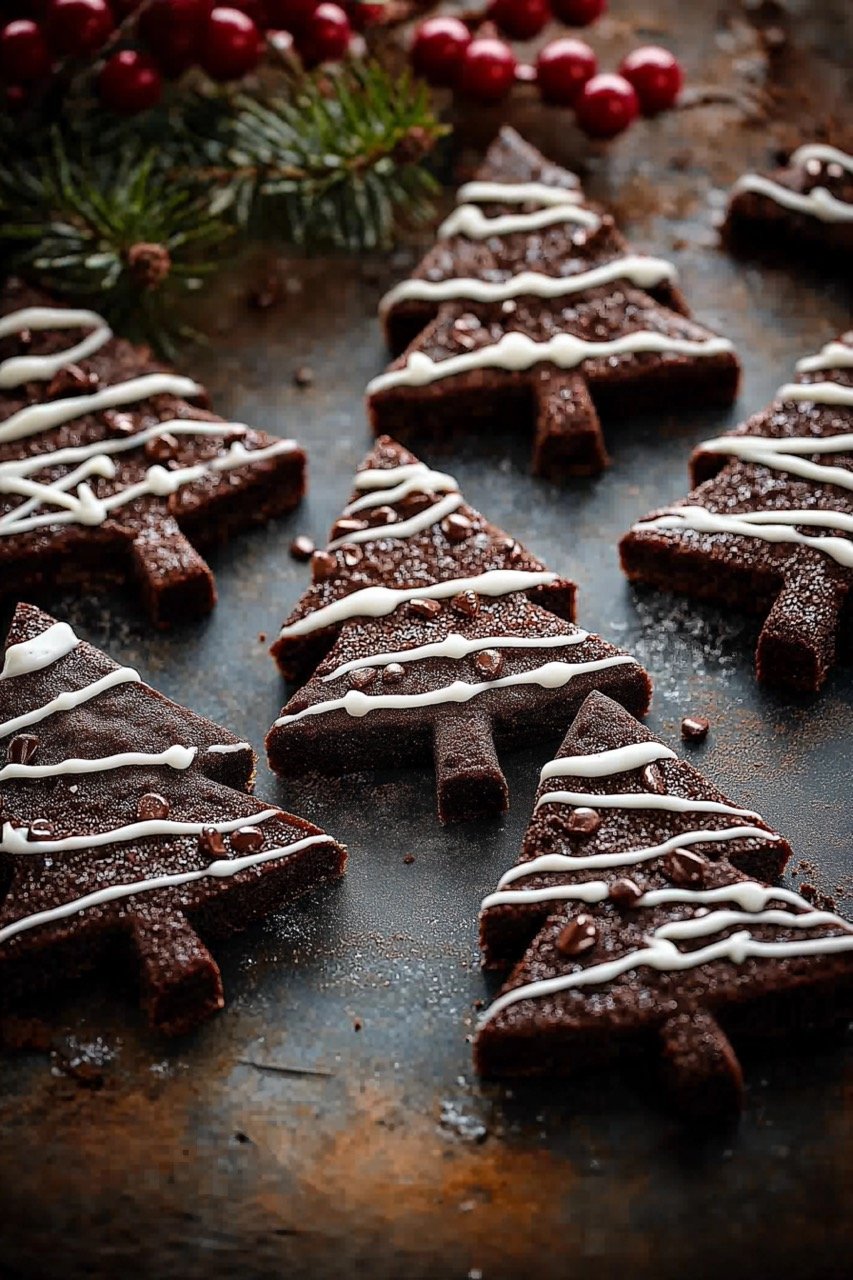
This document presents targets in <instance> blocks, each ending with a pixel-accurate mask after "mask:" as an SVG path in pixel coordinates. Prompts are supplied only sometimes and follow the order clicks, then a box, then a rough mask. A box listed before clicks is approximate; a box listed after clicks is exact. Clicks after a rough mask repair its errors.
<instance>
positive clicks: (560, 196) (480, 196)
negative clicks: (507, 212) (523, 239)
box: [456, 179, 581, 208]
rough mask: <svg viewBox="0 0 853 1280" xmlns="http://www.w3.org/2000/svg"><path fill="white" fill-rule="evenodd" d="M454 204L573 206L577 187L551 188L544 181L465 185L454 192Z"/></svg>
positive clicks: (579, 196)
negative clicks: (455, 202)
mask: <svg viewBox="0 0 853 1280" xmlns="http://www.w3.org/2000/svg"><path fill="white" fill-rule="evenodd" d="M456 200H457V203H458V204H541V205H543V206H544V207H545V208H549V207H551V206H553V205H563V204H577V203H578V202H579V201H580V200H581V192H580V191H579V190H578V188H577V187H574V188H572V187H552V186H550V185H549V184H548V183H546V182H483V181H481V180H479V179H478V180H477V181H475V182H466V183H463V185H462V186H461V187H460V188H459V190H458V191H457V192H456Z"/></svg>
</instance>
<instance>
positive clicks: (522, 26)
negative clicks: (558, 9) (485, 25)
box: [488, 0, 551, 40]
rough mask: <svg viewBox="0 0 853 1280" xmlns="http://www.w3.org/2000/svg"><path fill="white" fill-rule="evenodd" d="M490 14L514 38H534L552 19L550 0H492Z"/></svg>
mask: <svg viewBox="0 0 853 1280" xmlns="http://www.w3.org/2000/svg"><path fill="white" fill-rule="evenodd" d="M488 16H489V17H490V18H491V20H492V22H494V23H497V25H498V27H500V29H501V31H503V33H504V35H507V36H511V37H512V39H513V40H532V39H533V37H534V36H538V35H539V32H540V31H541V30H542V29H543V27H545V26H547V24H548V22H549V21H550V19H551V3H550V0H492V3H491V5H490V6H489V10H488Z"/></svg>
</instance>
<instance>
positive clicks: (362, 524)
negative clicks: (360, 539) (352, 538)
mask: <svg viewBox="0 0 853 1280" xmlns="http://www.w3.org/2000/svg"><path fill="white" fill-rule="evenodd" d="M366 528H367V523H366V521H364V520H358V519H356V517H355V516H341V518H340V519H339V520H336V521H335V523H334V525H333V526H332V537H333V538H345V537H346V535H347V534H348V533H361V531H362V529H366Z"/></svg>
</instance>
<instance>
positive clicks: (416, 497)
mask: <svg viewBox="0 0 853 1280" xmlns="http://www.w3.org/2000/svg"><path fill="white" fill-rule="evenodd" d="M434 502H435V494H434V493H430V492H429V491H428V490H426V489H414V490H413V491H412V492H411V493H407V494H406V496H405V498H401V499H400V501H399V502H398V504H397V505H398V506H399V508H400V510H401V511H402V512H403V513H404V514H405V515H407V516H408V515H416V514H417V512H418V511H426V509H427V507H431V506H432V504H433V503H434Z"/></svg>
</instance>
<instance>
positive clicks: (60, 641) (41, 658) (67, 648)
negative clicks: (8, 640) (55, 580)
mask: <svg viewBox="0 0 853 1280" xmlns="http://www.w3.org/2000/svg"><path fill="white" fill-rule="evenodd" d="M79 643H80V641H79V639H78V638H77V636H76V635H75V634H74V632H73V631H72V630H71V628H70V627H69V625H68V623H67V622H54V624H53V626H51V627H48V628H47V630H46V631H41V632H39V634H38V635H37V636H34V637H33V638H32V640H22V641H21V642H20V644H12V645H10V646H9V648H8V649H7V650H6V657H5V660H4V662H3V670H2V671H0V680H12V679H14V678H15V677H16V676H24V675H29V673H30V672H32V671H43V670H44V669H45V667H52V666H53V664H54V663H55V662H59V660H60V658H64V657H65V656H66V655H67V654H69V653H70V652H71V650H72V649H76V647H77V645H78V644H79Z"/></svg>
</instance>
